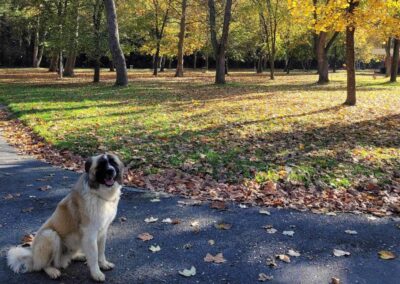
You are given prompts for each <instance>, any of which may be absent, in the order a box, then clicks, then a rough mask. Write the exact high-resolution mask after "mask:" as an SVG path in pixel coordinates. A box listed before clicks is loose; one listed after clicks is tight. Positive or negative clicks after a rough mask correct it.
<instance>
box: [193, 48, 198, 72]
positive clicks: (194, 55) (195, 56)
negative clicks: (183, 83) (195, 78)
mask: <svg viewBox="0 0 400 284" xmlns="http://www.w3.org/2000/svg"><path fill="white" fill-rule="evenodd" d="M196 67H197V52H196V51H195V52H194V53H193V69H194V70H196Z"/></svg>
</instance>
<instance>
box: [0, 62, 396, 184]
mask: <svg viewBox="0 0 400 284" xmlns="http://www.w3.org/2000/svg"><path fill="white" fill-rule="evenodd" d="M213 75H214V74H213V73H200V72H188V73H187V77H185V78H182V79H176V78H173V73H172V72H167V73H164V74H161V76H159V77H158V78H154V77H152V76H151V75H150V72H149V71H130V77H131V83H130V86H129V87H128V88H124V89H118V88H114V87H113V86H112V82H113V75H111V74H110V73H109V72H106V71H105V72H104V76H105V78H103V79H104V83H101V84H99V85H94V84H92V83H90V80H91V71H90V72H89V71H85V70H78V76H77V77H76V78H66V79H64V80H62V81H60V80H56V79H55V78H56V76H55V75H54V74H49V73H47V72H46V71H45V70H39V71H37V70H33V69H8V70H7V69H2V70H0V100H1V102H2V103H3V104H6V105H8V106H9V108H10V109H11V110H12V112H13V113H14V114H15V116H16V117H18V118H19V119H21V120H22V121H23V122H24V123H26V124H27V125H28V126H30V127H31V128H32V129H33V130H34V131H35V132H36V133H37V134H38V135H40V136H42V137H44V138H45V139H46V140H47V141H48V142H50V143H51V144H53V145H54V146H55V147H57V148H60V149H70V150H72V151H74V152H75V153H78V154H81V155H84V156H88V155H91V154H93V153H98V152H100V151H104V150H111V151H115V152H117V153H119V154H120V155H121V157H122V158H123V159H124V160H125V162H127V163H130V165H131V166H132V167H135V168H139V169H141V170H143V171H144V172H145V173H146V174H154V173H158V172H160V171H162V170H163V169H168V168H174V169H181V170H183V171H185V172H187V173H191V174H196V175H200V176H206V175H210V176H212V177H213V178H214V179H215V180H218V181H221V182H228V183H246V182H253V181H255V182H257V183H264V182H266V181H268V180H271V181H277V180H281V181H285V182H287V181H290V182H292V183H295V184H304V185H306V186H311V185H315V186H317V187H320V188H349V187H354V188H357V187H360V186H362V185H363V184H365V182H366V180H371V179H373V180H375V179H376V180H377V182H378V183H379V184H380V185H384V184H390V183H391V180H392V179H393V177H394V175H396V174H397V173H396V170H397V171H399V170H400V149H399V146H400V84H388V83H386V82H387V79H386V78H384V77H380V76H378V77H376V78H374V77H373V76H372V72H370V71H363V72H359V73H358V76H357V85H358V88H357V89H358V104H357V106H355V107H345V106H342V103H343V102H344V100H345V95H346V90H345V86H346V85H345V73H343V72H339V73H336V74H331V83H330V84H329V85H323V86H319V85H316V84H315V83H314V82H315V81H316V79H317V78H316V75H315V74H314V73H293V74H291V75H289V76H287V75H284V74H283V73H279V74H278V76H277V77H276V80H275V81H271V80H269V79H268V76H267V74H264V75H256V74H253V73H252V72H233V73H231V75H230V76H229V78H228V84H227V85H225V86H215V85H213V84H212V81H213Z"/></svg>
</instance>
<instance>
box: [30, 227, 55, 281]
mask: <svg viewBox="0 0 400 284" xmlns="http://www.w3.org/2000/svg"><path fill="white" fill-rule="evenodd" d="M61 255H62V247H61V238H60V236H59V235H58V234H57V232H56V231H54V230H51V229H45V230H43V231H42V232H39V233H38V235H37V236H36V237H35V239H34V242H33V244H32V259H33V270H35V271H39V270H42V269H43V270H44V271H45V272H46V273H47V274H48V275H49V276H50V278H53V279H54V278H57V277H59V276H60V275H61V272H60V271H59V270H58V269H57V268H56V267H61ZM54 266H55V267H54Z"/></svg>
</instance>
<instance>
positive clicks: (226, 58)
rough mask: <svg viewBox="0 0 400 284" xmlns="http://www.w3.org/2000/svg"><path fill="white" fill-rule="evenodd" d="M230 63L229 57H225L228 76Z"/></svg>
mask: <svg viewBox="0 0 400 284" xmlns="http://www.w3.org/2000/svg"><path fill="white" fill-rule="evenodd" d="M228 63H229V58H228V57H225V75H228V72H229V65H228Z"/></svg>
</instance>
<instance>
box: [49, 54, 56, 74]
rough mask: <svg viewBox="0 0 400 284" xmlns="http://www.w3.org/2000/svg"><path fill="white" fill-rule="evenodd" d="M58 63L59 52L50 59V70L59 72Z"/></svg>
mask: <svg viewBox="0 0 400 284" xmlns="http://www.w3.org/2000/svg"><path fill="white" fill-rule="evenodd" d="M57 64H58V54H57V53H55V54H53V56H52V57H51V60H50V67H49V72H57Z"/></svg>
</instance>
